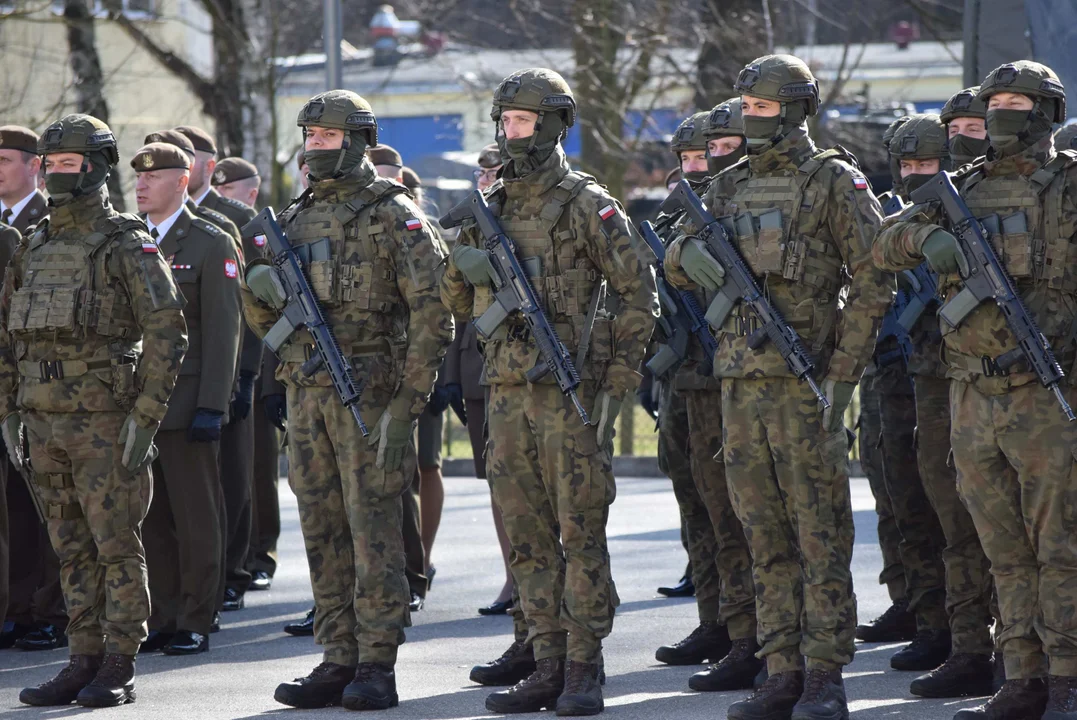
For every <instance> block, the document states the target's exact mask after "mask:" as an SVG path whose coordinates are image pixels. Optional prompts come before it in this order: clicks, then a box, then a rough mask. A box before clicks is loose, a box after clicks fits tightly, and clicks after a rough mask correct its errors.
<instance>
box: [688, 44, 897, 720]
mask: <svg viewBox="0 0 1077 720" xmlns="http://www.w3.org/2000/svg"><path fill="white" fill-rule="evenodd" d="M735 89H736V90H738V91H739V92H740V93H741V101H742V102H741V108H742V111H743V114H744V135H745V137H746V139H747V143H748V158H747V160H746V161H744V162H742V163H739V164H737V165H735V166H734V167H732V168H730V169H729V170H727V171H725V172H723V173H721V174H720V175H719V176H718V177H717V178H716V179H715V181H714V183H713V184H712V185H711V187H710V189H709V190H708V192H707V196H706V201H707V204H708V206H709V207H710V209H711V212H712V213H713V214H714V215H715V217H720V218H721V217H727V218H729V217H730V216H735V217H736V221H735V223H734V224H735V225H736V228H735V231H734V233H732V235H731V239H732V240H733V241H734V243H735V244H736V245H738V246H739V249H740V252H741V253H742V255H743V257H744V259H745V261H746V262H747V264H748V266H749V267H750V268H751V270H752V271H753V272H754V273H755V274H756V275H757V277H758V278H759V279H760V281H761V282H762V283H763V284H764V285H765V286H766V287H767V289H768V292H769V297H770V300H771V302H772V303H774V305H775V307H776V308H777V310H778V311H780V312H781V313H782V314H783V316H784V317H785V319H786V321H788V322H789V323H790V325H791V326H792V327H793V328H794V329H795V330H796V331H797V332H798V333H799V334H800V336H801V338H803V341H804V344H805V346H806V347H807V348H809V349H810V351H811V352H812V354H813V356H814V357H815V358H816V362H817V370H816V376H817V377H818V380H819V384H820V386H821V387H822V389H823V392H824V393H825V396H826V397H827V399H828V400H829V402H830V407H829V408H828V409H826V410H824V409H823V408H822V406H821V404H820V403H819V401H818V399H817V398H816V396H815V393H814V392H813V391H812V390H811V389H810V388H809V387H808V385H807V384H806V383H804V382H801V381H799V380H797V379H796V378H795V377H792V376H791V375H790V372H789V369H788V366H787V365H786V363H785V361H784V359H783V358H782V357H781V355H780V353H779V352H778V351H777V350H776V349H775V347H774V345H773V344H766V345H764V346H762V347H760V348H758V349H752V348H750V347H749V346H748V337H747V336H748V335H749V334H750V333H751V332H753V331H754V329H755V328H756V327H757V319H756V318H755V316H754V315H752V314H751V313H750V311H749V310H748V309H747V308H746V307H745V306H744V305H738V306H737V307H736V308H735V309H734V312H733V314H731V315H730V317H729V319H728V320H727V322H725V323H724V324H723V326H722V327H720V328H717V338H718V344H719V346H718V351H717V353H716V354H715V359H714V372H715V376H716V377H719V378H721V380H722V419H723V430H724V432H723V452H722V454H723V457H724V459H725V468H726V478H727V481H728V483H729V488H730V492H731V494H732V500H733V507H734V509H735V510H736V513H737V517H738V518H739V519H740V521H741V523H742V524H743V525H744V529H745V532H746V533H747V536H748V543H749V546H750V547H751V550H752V558H753V561H754V567H753V574H754V579H755V588H756V615H757V619H758V625H759V631H758V637H759V641H760V645H761V650H760V651H759V654H760V656H762V657H764V658H765V659H766V661H767V670H768V673H769V678H768V680H767V681H766V683H764V684H763V685H762V686H761V687H760V688H759V689H758V690H757V691H756V692H755V693H754V694H753V695H752V696H751V697H750V698H748V699H747V700H744V701H742V702H738V703H735V704H734V705H732V706H731V707H730V709H729V712H728V715H729V717H730V718H733V719H735V720H745V719H747V718H770V717H775V718H788V717H790V716H792V717H793V718H797V720H813V719H815V718H836V717H846V716H847V712H848V711H847V709H846V699H845V689H844V685H843V683H842V677H841V668H842V667H843V666H844V665H846V664H848V663H849V662H850V661H851V660H852V654H853V633H854V629H855V627H856V600H855V597H854V595H853V591H852V574H851V572H850V562H851V560H852V547H853V517H852V508H851V504H850V499H849V481H848V475H847V471H846V465H847V457H848V450H849V441H848V436H847V430H846V428H845V427H844V425H843V423H842V419H843V414H844V412H845V408H846V407H847V406H848V404H849V400H850V399H851V398H852V395H853V391H854V389H855V387H856V382H857V380H859V378H860V375H861V373H863V371H864V366H865V365H866V364H867V363H868V361H869V360H870V358H871V352H872V349H873V347H874V343H875V336H876V334H877V333H878V329H879V325H880V320H881V318H882V315H883V313H884V311H885V309H886V306H887V304H888V303H889V301H890V295H891V287H892V281H891V282H888V280H887V278H886V276H885V275H884V274H883V273H882V272H880V271H878V270H876V269H875V267H874V266H873V265H872V264H871V243H872V240H873V238H874V235H875V232H876V229H877V228H878V226H879V223H880V222H881V221H882V216H881V214H880V211H879V204H878V202H877V201H876V199H875V196H874V195H872V194H871V192H870V189H869V186H868V182H867V179H866V178H864V176H863V175H862V174H861V173H860V171H859V170H858V169H857V166H856V162H855V159H854V158H853V157H852V156H850V155H848V154H847V153H845V152H844V151H843V150H841V149H835V150H827V151H820V150H819V149H818V148H816V146H815V144H814V143H813V142H812V141H811V139H810V138H809V137H808V132H807V127H806V124H805V121H806V120H807V118H808V117H810V116H811V115H812V114H814V113H815V112H816V111H817V110H818V98H819V94H818V93H819V90H818V84H817V83H816V80H815V78H814V77H813V76H812V74H811V71H810V70H809V69H808V67H807V66H806V65H805V64H804V63H803V62H802V61H801V60H799V59H797V58H795V57H792V56H789V55H769V56H766V57H763V58H760V59H758V60H756V61H755V62H753V63H752V64H750V65H749V66H748V67H746V68H744V70H742V71H741V74H740V76H739V77H738V80H737V83H736V85H735ZM667 268H668V270H667V272H668V274H669V276H670V278H671V279H672V281H673V282H675V283H678V284H680V285H681V286H683V287H685V288H687V289H695V288H696V287H703V288H705V289H707V290H709V291H712V292H713V291H715V290H717V289H718V288H719V287H720V286H721V284H722V282H723V278H724V274H725V271H724V269H723V268H722V267H721V265H720V264H719V263H718V261H717V260H716V259H715V258H714V257H713V255H711V254H710V252H709V250H707V248H706V246H705V245H703V244H702V243H701V242H700V241H699V240H698V239H696V238H693V237H691V236H688V237H685V238H682V239H679V240H678V241H676V242H675V243H674V244H673V246H672V247H671V248H670V253H669V256H668V257H667ZM839 292H841V293H842V294H843V296H845V298H846V299H845V304H844V309H843V312H842V314H841V316H840V317H839V316H838V296H839ZM846 292H847V295H846ZM805 661H806V663H805ZM805 665H806V667H805Z"/></svg>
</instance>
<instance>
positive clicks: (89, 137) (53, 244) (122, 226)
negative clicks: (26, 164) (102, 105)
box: [0, 115, 187, 707]
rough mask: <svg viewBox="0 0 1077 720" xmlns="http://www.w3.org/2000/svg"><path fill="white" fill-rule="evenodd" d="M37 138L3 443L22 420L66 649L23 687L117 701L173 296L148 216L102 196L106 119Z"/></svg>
mask: <svg viewBox="0 0 1077 720" xmlns="http://www.w3.org/2000/svg"><path fill="white" fill-rule="evenodd" d="M39 152H40V153H41V154H42V155H44V156H45V167H46V172H47V175H46V176H45V182H46V186H47V188H48V191H49V195H50V196H51V200H50V204H51V206H52V207H51V213H50V217H49V219H48V221H43V222H42V223H41V224H40V225H38V227H37V230H36V231H35V232H34V234H33V235H32V236H30V237H29V238H27V239H26V240H25V241H24V242H23V243H22V244H21V245H20V246H19V249H18V251H17V252H16V253H15V257H14V258H13V259H12V262H11V265H10V266H8V269H7V273H6V274H5V277H4V288H3V294H2V296H0V323H2V327H0V398H2V399H3V402H4V409H3V420H2V422H3V435H4V441H5V444H6V445H7V447H8V448H20V447H21V439H20V435H21V433H22V431H23V429H24V428H25V431H26V433H27V435H28V438H29V447H30V458H29V461H30V466H32V468H33V473H34V480H35V482H36V483H37V485H38V491H39V493H40V495H41V499H42V501H43V503H44V504H45V507H46V510H47V515H48V529H49V537H50V539H51V540H52V545H53V548H55V550H56V554H57V555H58V556H59V558H60V580H61V583H62V586H63V591H64V599H65V601H66V603H67V611H68V616H69V617H70V623H69V625H68V628H67V635H68V638H69V640H70V647H71V659H70V662H69V663H68V665H67V666H66V667H64V668H63V669H62V670H61V671H60V673H59V674H58V675H57V676H56V677H55V678H54V679H52V680H50V681H48V682H46V683H45V684H43V685H41V686H40V687H37V688H27V689H25V690H23V691H22V693H21V694H20V695H19V699H20V700H21V701H22V702H24V703H26V704H29V705H67V704H69V703H71V702H72V701H74V700H76V699H77V700H78V702H79V704H80V705H85V706H91V707H92V706H110V705H121V704H123V703H125V702H131V701H133V700H134V699H135V697H134V673H135V653H136V652H138V646H139V643H141V642H142V641H143V640H144V639H145V638H146V619H147V618H148V617H149V613H150V598H149V590H148V588H147V583H146V559H145V555H144V552H143V549H142V541H141V539H140V536H139V528H140V525H141V523H142V520H143V518H145V516H146V511H147V508H148V507H149V503H150V472H149V464H150V461H151V460H152V457H153V455H152V453H151V449H152V446H153V437H154V435H155V434H156V432H157V428H158V426H159V425H160V424H161V421H162V420H163V419H164V416H165V411H166V410H167V407H168V405H167V403H168V401H169V396H170V395H171V393H172V389H173V387H174V386H175V383H176V376H177V374H178V373H179V369H180V362H181V361H182V359H183V354H184V352H185V351H186V349H187V329H186V324H185V323H184V319H183V312H182V310H183V296H182V295H181V294H180V291H179V289H178V288H177V286H176V284H175V282H174V280H173V279H172V274H171V272H170V271H169V268H168V265H167V263H166V262H165V259H164V258H163V257H162V255H161V254H160V253H159V252H158V251H157V244H156V243H154V242H153V240H152V239H151V238H150V237H149V235H148V234H147V233H146V226H145V224H143V222H142V221H141V220H140V219H139V218H138V217H136V216H134V215H121V214H119V213H117V212H116V211H114V210H113V209H112V205H111V204H110V203H109V198H108V190H107V189H106V188H105V180H106V178H107V177H108V174H109V170H110V168H111V167H112V166H113V165H115V164H116V163H117V162H118V161H119V155H118V153H117V152H116V141H115V139H114V138H113V136H112V133H111V131H110V130H109V129H108V126H106V125H105V124H104V123H103V122H101V121H100V120H97V119H96V118H93V117H90V116H88V115H68V116H67V117H65V118H63V119H62V120H60V121H59V122H57V123H54V124H53V125H51V126H50V127H49V128H48V129H47V130H45V132H44V133H43V134H42V136H41V141H40V144H39ZM18 459H19V461H20V463H21V460H22V458H18ZM26 467H27V469H29V466H26Z"/></svg>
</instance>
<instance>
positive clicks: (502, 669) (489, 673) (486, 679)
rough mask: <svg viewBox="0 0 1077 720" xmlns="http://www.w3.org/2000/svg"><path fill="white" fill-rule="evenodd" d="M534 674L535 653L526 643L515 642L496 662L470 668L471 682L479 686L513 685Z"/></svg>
mask: <svg viewBox="0 0 1077 720" xmlns="http://www.w3.org/2000/svg"><path fill="white" fill-rule="evenodd" d="M533 672H535V652H534V650H533V649H532V648H531V646H530V645H528V644H527V643H526V642H523V641H521V640H516V641H514V642H513V643H512V645H509V649H508V650H506V651H505V652H504V653H502V654H501V657H499V658H498V659H497V660H494V661H492V662H488V663H486V664H485V665H476V666H475V667H473V668H471V682H475V683H478V684H479V685H489V686H505V685H515V684H516V683H518V682H520V681H521V680H524V679H526V678H527V677H528V676H529V675H531V673H533Z"/></svg>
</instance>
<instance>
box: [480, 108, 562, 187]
mask: <svg viewBox="0 0 1077 720" xmlns="http://www.w3.org/2000/svg"><path fill="white" fill-rule="evenodd" d="M564 127H565V126H564V123H563V122H562V121H561V116H560V115H558V114H557V113H547V114H545V115H544V116H543V118H542V124H541V126H540V127H539V129H538V132H537V133H536V134H533V135H529V136H527V137H525V138H517V139H515V140H508V139H506V138H505V136H504V135H503V134H499V135H498V136H497V138H496V139H497V148H498V150H499V151H500V153H501V160H502V161H503V162H505V163H507V162H508V161H509V160H512V161H513V170H514V173H513V175H514V177H518V178H519V177H524V176H525V175H528V174H530V173H532V172H534V171H535V170H536V169H538V167H539V166H540V165H541V164H542V163H544V162H546V160H548V159H549V157H550V155H552V154H553V151H554V148H556V147H557V144H558V143H559V142H561V133H562V131H563V130H564Z"/></svg>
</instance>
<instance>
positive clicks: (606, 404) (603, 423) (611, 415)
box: [593, 390, 623, 447]
mask: <svg viewBox="0 0 1077 720" xmlns="http://www.w3.org/2000/svg"><path fill="white" fill-rule="evenodd" d="M622 402H623V400H622V399H620V398H616V397H614V396H612V395H610V394H609V393H608V392H606V391H605V390H599V392H598V397H597V398H595V409H594V412H593V414H594V415H597V416H598V422H597V423H596V424H597V425H598V429H597V430H596V431H595V432H596V434H597V435H598V446H599V447H605V446H606V445H608V444H609V443H610V442H611V441H612V440H613V431H614V428H615V426H616V425H617V415H618V414H620V412H621V403H622Z"/></svg>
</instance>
